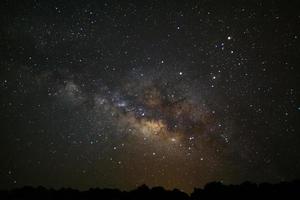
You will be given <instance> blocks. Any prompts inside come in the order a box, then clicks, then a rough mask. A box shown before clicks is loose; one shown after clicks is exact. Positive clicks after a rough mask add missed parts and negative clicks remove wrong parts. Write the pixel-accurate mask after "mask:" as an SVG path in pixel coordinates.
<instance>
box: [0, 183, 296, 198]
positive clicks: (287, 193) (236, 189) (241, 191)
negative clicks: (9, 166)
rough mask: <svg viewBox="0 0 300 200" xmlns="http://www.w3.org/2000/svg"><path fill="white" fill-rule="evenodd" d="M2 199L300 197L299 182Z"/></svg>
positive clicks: (5, 194) (25, 192) (34, 191)
mask: <svg viewBox="0 0 300 200" xmlns="http://www.w3.org/2000/svg"><path fill="white" fill-rule="evenodd" d="M0 194H1V199H62V198H64V199H178V200H179V199H209V198H217V197H218V198H233V197H239V198H243V199H250V198H258V197H259V198H271V197H274V198H275V197H276V198H278V197H280V198H284V199H288V198H293V199H297V198H299V195H300V181H299V180H297V181H292V182H280V183H277V184H270V183H261V184H255V183H251V182H244V183H242V184H240V185H223V184H222V183H219V182H212V183H208V184H207V185H206V186H205V187H204V188H203V189H200V188H195V189H194V191H193V192H192V193H191V194H190V195H188V194H186V193H184V192H181V191H179V190H177V189H174V190H172V191H171V190H165V189H164V188H163V187H153V188H149V187H148V186H146V185H142V186H140V187H138V188H137V189H135V190H132V191H128V192H127V191H121V190H119V189H99V188H93V189H92V188H91V189H90V190H88V191H79V190H75V189H70V188H62V189H59V190H54V189H46V188H44V187H42V186H40V187H36V188H34V187H29V186H27V187H23V188H19V189H14V190H10V191H7V190H6V191H4V190H2V191H1V192H0Z"/></svg>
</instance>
